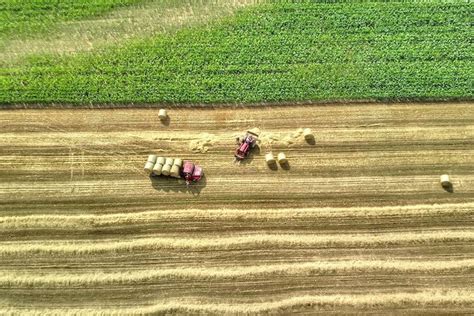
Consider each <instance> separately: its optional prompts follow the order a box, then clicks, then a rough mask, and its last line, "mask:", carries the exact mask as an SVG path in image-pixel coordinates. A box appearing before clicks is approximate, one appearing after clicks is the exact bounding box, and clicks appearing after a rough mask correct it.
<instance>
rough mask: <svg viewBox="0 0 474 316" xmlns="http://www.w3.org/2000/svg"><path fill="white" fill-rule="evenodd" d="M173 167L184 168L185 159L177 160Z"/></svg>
mask: <svg viewBox="0 0 474 316" xmlns="http://www.w3.org/2000/svg"><path fill="white" fill-rule="evenodd" d="M173 165H175V166H178V167H180V168H181V167H182V166H183V159H180V158H176V159H175V160H174V162H173Z"/></svg>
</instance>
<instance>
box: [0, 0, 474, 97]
mask: <svg viewBox="0 0 474 316" xmlns="http://www.w3.org/2000/svg"><path fill="white" fill-rule="evenodd" d="M106 3H107V5H108V7H110V6H111V3H112V2H110V1H109V2H106ZM473 12H474V10H473V7H472V5H470V4H469V3H467V2H461V1H459V2H451V3H441V2H428V3H417V2H409V3H397V2H364V3H357V4H354V3H352V2H331V3H322V2H320V1H317V2H314V1H311V2H309V1H305V2H286V1H281V2H280V1H278V2H272V3H270V4H268V3H267V4H258V5H255V6H250V7H248V8H244V9H242V10H240V11H238V12H237V13H236V14H235V15H233V16H230V17H226V18H222V19H216V20H215V21H213V23H211V24H210V25H209V24H207V25H206V27H200V26H194V27H189V28H183V29H181V30H179V31H177V32H174V33H171V34H159V35H156V36H152V37H147V38H145V39H143V38H141V39H139V40H133V38H132V39H131V40H129V41H127V42H126V43H125V44H122V45H119V46H111V47H107V48H104V49H100V50H93V51H91V52H82V53H77V54H74V55H73V56H70V55H67V54H66V55H64V54H63V55H61V56H60V57H59V56H58V55H57V54H33V55H29V56H27V57H26V58H24V59H23V60H22V61H21V62H17V63H5V65H4V67H2V70H1V73H0V75H1V77H0V84H1V89H2V90H1V91H0V102H2V103H38V102H41V103H62V102H64V103H78V104H80V103H128V102H138V103H157V102H158V103H159V102H169V103H211V102H229V103H232V102H260V101H288V100H316V101H332V100H359V99H365V100H456V99H471V98H472V96H473V90H472V86H473V83H474V81H473V75H472V73H473V72H472V70H473V63H472V59H473V57H474V54H473V47H472V46H473V45H472V42H471V41H469V38H470V37H471V35H472V29H471V28H470V26H469V21H470V17H471V16H472V13H473Z"/></svg>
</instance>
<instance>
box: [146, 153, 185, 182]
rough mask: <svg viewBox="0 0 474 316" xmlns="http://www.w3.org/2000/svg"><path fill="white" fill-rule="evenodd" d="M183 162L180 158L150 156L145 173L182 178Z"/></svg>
mask: <svg viewBox="0 0 474 316" xmlns="http://www.w3.org/2000/svg"><path fill="white" fill-rule="evenodd" d="M182 167H183V160H182V159H180V158H168V157H157V156H156V155H149V156H148V160H147V162H146V164H145V168H144V170H145V172H146V173H148V174H153V175H155V176H159V175H164V176H172V177H174V178H181V168H182Z"/></svg>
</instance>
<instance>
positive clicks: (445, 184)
mask: <svg viewBox="0 0 474 316" xmlns="http://www.w3.org/2000/svg"><path fill="white" fill-rule="evenodd" d="M439 180H440V183H441V185H442V186H443V187H449V186H450V185H451V180H450V179H449V175H447V174H443V175H441V177H440V179H439Z"/></svg>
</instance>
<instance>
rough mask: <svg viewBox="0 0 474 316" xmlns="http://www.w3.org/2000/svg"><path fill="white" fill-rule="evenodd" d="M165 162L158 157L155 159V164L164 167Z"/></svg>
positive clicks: (163, 158) (164, 159) (162, 158)
mask: <svg viewBox="0 0 474 316" xmlns="http://www.w3.org/2000/svg"><path fill="white" fill-rule="evenodd" d="M165 161H166V158H165V157H158V158H156V163H159V164H160V165H164V164H165Z"/></svg>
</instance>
